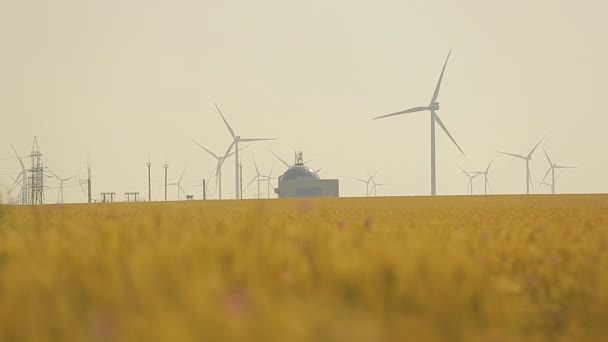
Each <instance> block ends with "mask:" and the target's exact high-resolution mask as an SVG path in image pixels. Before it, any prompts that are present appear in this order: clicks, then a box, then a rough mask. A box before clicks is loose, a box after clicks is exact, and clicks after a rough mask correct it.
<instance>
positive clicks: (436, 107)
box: [429, 101, 439, 111]
mask: <svg viewBox="0 0 608 342" xmlns="http://www.w3.org/2000/svg"><path fill="white" fill-rule="evenodd" d="M429 110H431V111H438V110H439V102H437V101H435V102H431V104H430V105H429Z"/></svg>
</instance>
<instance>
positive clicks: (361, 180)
mask: <svg viewBox="0 0 608 342" xmlns="http://www.w3.org/2000/svg"><path fill="white" fill-rule="evenodd" d="M353 179H356V180H358V181H359V182H362V183H367V181H364V180H363V179H361V178H356V177H353Z"/></svg>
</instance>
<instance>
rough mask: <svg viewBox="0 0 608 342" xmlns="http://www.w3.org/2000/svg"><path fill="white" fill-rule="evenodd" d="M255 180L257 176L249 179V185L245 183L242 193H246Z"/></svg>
mask: <svg viewBox="0 0 608 342" xmlns="http://www.w3.org/2000/svg"><path fill="white" fill-rule="evenodd" d="M256 179H258V176H257V175H256V176H255V177H253V178H251V180H250V181H249V183H247V185H246V186H245V188H243V192H244V191H247V188H249V186H250V185H251V184H253V182H254V181H255V180H256Z"/></svg>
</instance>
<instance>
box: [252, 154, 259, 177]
mask: <svg viewBox="0 0 608 342" xmlns="http://www.w3.org/2000/svg"><path fill="white" fill-rule="evenodd" d="M251 159H253V166H255V173H257V175H258V176H259V175H260V169H258V163H256V162H255V158H254V157H253V153H252V154H251Z"/></svg>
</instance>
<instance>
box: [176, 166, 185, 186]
mask: <svg viewBox="0 0 608 342" xmlns="http://www.w3.org/2000/svg"><path fill="white" fill-rule="evenodd" d="M184 173H186V169H185V168H184V171H182V175H181V176H179V180H178V181H177V184H181V183H182V178H184Z"/></svg>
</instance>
